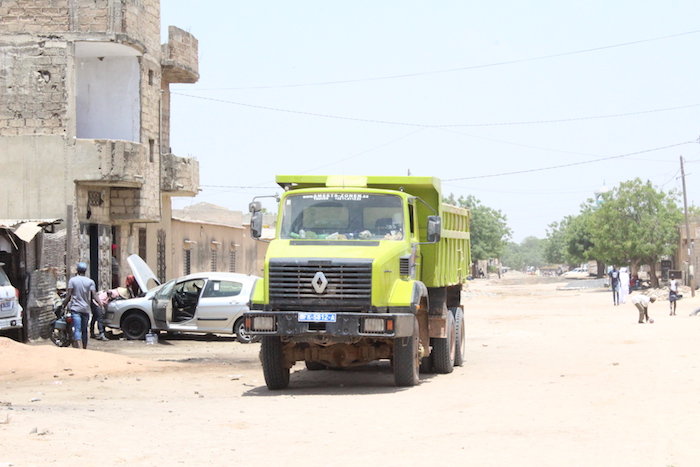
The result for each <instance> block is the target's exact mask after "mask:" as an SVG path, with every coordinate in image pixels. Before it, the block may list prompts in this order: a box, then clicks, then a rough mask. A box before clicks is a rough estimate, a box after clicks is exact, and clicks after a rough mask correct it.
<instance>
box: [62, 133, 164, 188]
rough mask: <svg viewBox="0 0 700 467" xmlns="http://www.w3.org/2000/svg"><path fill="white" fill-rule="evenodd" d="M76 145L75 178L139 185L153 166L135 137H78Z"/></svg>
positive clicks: (118, 185)
mask: <svg viewBox="0 0 700 467" xmlns="http://www.w3.org/2000/svg"><path fill="white" fill-rule="evenodd" d="M74 148H75V153H74V158H73V162H74V163H73V170H74V172H73V173H74V179H75V180H76V181H81V182H91V184H94V185H104V186H114V187H130V188H140V187H141V186H143V185H144V183H145V179H146V177H147V175H148V171H149V170H152V169H151V167H148V165H149V164H150V162H149V160H148V155H147V150H146V148H145V147H144V145H143V144H140V143H136V142H133V141H122V140H105V139H76V140H75V147H74Z"/></svg>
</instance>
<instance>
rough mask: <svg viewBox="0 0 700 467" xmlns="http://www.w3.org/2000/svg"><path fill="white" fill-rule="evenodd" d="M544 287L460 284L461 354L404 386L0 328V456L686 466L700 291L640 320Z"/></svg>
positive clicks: (699, 390)
mask: <svg viewBox="0 0 700 467" xmlns="http://www.w3.org/2000/svg"><path fill="white" fill-rule="evenodd" d="M511 277H512V276H511ZM561 285H563V283H562V282H556V283H537V281H536V279H534V278H527V277H520V278H511V279H509V278H508V276H507V275H506V276H504V278H503V279H502V280H497V279H494V280H477V281H472V282H470V283H469V289H468V290H467V291H466V292H465V305H466V320H467V324H466V328H467V338H468V348H467V361H466V363H465V365H464V366H463V367H461V368H457V369H455V371H454V372H453V373H452V374H449V375H421V383H420V385H418V386H416V387H414V388H396V387H394V385H393V376H392V373H391V369H390V367H389V365H388V363H378V364H374V365H370V366H367V367H364V368H361V369H356V370H350V371H320V372H309V371H307V370H305V369H304V368H303V366H302V365H297V366H296V367H295V368H294V370H293V371H294V372H293V374H292V378H291V386H290V388H289V389H287V390H283V391H274V392H272V391H268V390H267V388H266V387H265V384H264V381H263V377H262V371H261V369H260V364H259V362H258V358H257V352H258V345H257V344H252V345H242V344H238V343H237V342H235V339H233V338H230V337H218V338H215V339H205V338H202V337H199V338H187V339H184V338H177V339H168V340H162V339H161V342H160V343H159V344H157V345H146V344H145V343H143V342H128V341H121V340H113V341H110V342H104V343H102V342H91V346H92V349H93V350H88V351H80V350H75V349H59V348H57V347H55V346H53V345H52V344H50V343H49V344H47V343H32V344H30V345H22V344H17V343H15V342H12V341H9V340H8V339H5V338H0V466H5V465H15V466H30V465H31V466H36V465H60V466H62V465H69V464H73V465H148V466H150V465H153V466H156V465H158V466H160V465H224V464H237V463H245V464H246V465H252V466H262V465H276V464H279V465H286V466H297V465H299V466H301V465H305V466H309V465H329V466H346V465H347V466H349V465H382V466H398V465H401V466H406V465H410V466H413V465H439V464H445V463H449V464H452V465H474V466H662V467H665V466H677V467H681V466H697V465H700V448H699V447H698V446H697V445H696V443H695V438H696V431H697V430H698V424H699V423H700V375H699V374H698V371H699V368H700V338H699V337H700V317H691V316H689V313H690V311H692V310H693V309H695V308H697V307H699V306H700V296H698V297H695V298H690V297H686V298H684V299H683V300H681V301H680V302H679V303H678V315H677V316H675V317H671V316H668V302H666V301H660V302H657V303H655V304H653V305H652V306H651V313H650V314H651V316H652V317H653V318H655V320H656V322H655V323H654V324H643V325H642V324H637V312H636V309H635V308H634V306H633V305H631V304H629V303H627V304H623V305H621V306H617V307H616V306H613V304H612V298H611V296H610V293H609V292H605V291H596V290H593V291H591V290H575V291H571V290H569V291H562V290H557V287H558V286H561Z"/></svg>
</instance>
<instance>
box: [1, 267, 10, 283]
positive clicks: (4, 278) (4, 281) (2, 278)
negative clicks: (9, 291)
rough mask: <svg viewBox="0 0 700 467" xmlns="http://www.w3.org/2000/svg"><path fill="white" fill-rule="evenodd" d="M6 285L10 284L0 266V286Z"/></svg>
mask: <svg viewBox="0 0 700 467" xmlns="http://www.w3.org/2000/svg"><path fill="white" fill-rule="evenodd" d="M8 285H12V284H11V283H10V279H8V278H7V274H5V271H4V270H3V269H2V268H0V287H5V286H8Z"/></svg>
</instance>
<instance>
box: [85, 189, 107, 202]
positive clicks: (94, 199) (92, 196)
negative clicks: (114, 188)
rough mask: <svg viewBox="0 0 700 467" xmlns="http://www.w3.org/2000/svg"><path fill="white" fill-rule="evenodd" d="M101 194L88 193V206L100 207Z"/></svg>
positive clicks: (96, 192)
mask: <svg viewBox="0 0 700 467" xmlns="http://www.w3.org/2000/svg"><path fill="white" fill-rule="evenodd" d="M103 202H104V201H102V192H101V191H92V190H91V191H88V206H102V203H103Z"/></svg>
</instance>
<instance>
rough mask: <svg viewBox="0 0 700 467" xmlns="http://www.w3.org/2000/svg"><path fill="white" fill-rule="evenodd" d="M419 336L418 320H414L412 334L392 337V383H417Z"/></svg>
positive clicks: (398, 384)
mask: <svg viewBox="0 0 700 467" xmlns="http://www.w3.org/2000/svg"><path fill="white" fill-rule="evenodd" d="M419 339H420V337H419V333H418V321H415V323H414V327H413V335H412V336H409V337H399V338H396V339H394V383H395V384H396V385H397V386H415V385H416V384H418V368H419V367H420V360H421V359H420V345H419V342H420V340H419Z"/></svg>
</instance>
